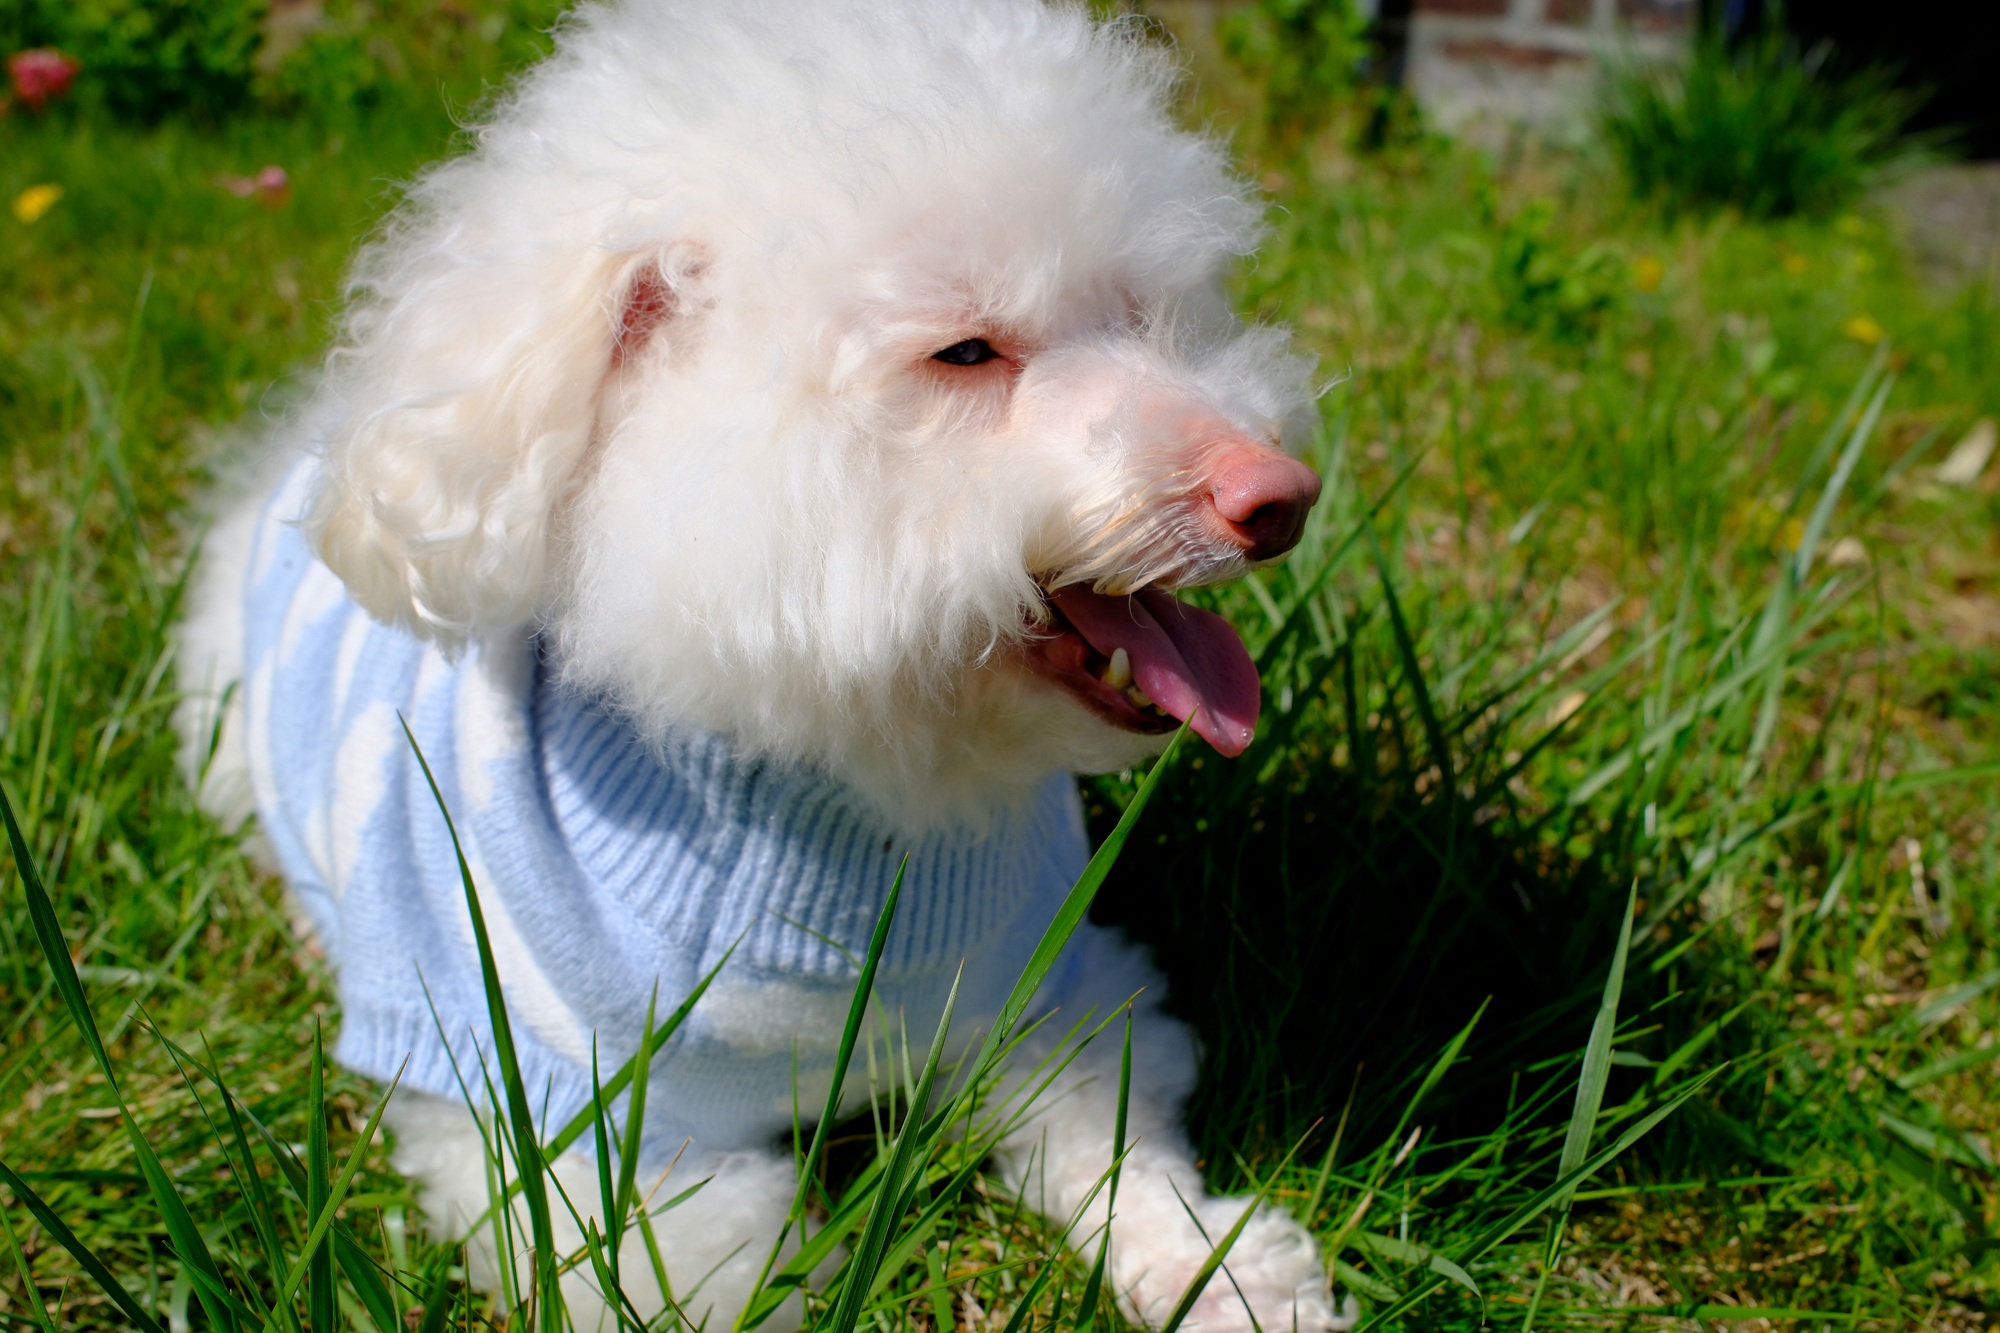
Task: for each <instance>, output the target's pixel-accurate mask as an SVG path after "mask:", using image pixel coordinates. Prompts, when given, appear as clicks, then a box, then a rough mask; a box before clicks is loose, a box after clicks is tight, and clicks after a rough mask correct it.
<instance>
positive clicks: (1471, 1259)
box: [1353, 1069, 1722, 1333]
mask: <svg viewBox="0 0 2000 1333" xmlns="http://www.w3.org/2000/svg"><path fill="white" fill-rule="evenodd" d="M1721 1072H1722V1071H1721V1070H1720V1069H1712V1070H1710V1071H1708V1072H1707V1073H1705V1074H1703V1075H1701V1076H1700V1077H1699V1078H1696V1079H1695V1080H1693V1081H1692V1082H1691V1083H1690V1084H1689V1085H1688V1086H1687V1087H1685V1088H1682V1089H1681V1090H1680V1091H1678V1092H1677V1093H1675V1094H1674V1096H1673V1097H1672V1098H1671V1099H1669V1100H1668V1101H1667V1102H1665V1103H1664V1104H1663V1105H1661V1106H1659V1107H1656V1108H1655V1109H1654V1110H1653V1111H1652V1112H1650V1113H1649V1114H1647V1115H1646V1116H1645V1117H1644V1118H1643V1119H1641V1120H1640V1121H1639V1122H1638V1123H1637V1124H1635V1125H1633V1126H1632V1127H1631V1128H1629V1129H1627V1130H1626V1131H1625V1132H1624V1133H1623V1134H1620V1135H1619V1136H1618V1138H1617V1140H1616V1141H1615V1142H1613V1143H1612V1144H1611V1145H1610V1146H1608V1147H1606V1148H1603V1149H1601V1150H1600V1151H1598V1152H1597V1153H1595V1154H1593V1155H1592V1156H1591V1157H1590V1159H1589V1160H1588V1161H1586V1162H1584V1163H1583V1165H1582V1166H1580V1167H1578V1168H1577V1169H1576V1170H1575V1171H1573V1172H1571V1173H1570V1174H1568V1175H1566V1176H1564V1177H1562V1178H1561V1179H1559V1180H1557V1181H1556V1182H1555V1183H1554V1184H1553V1185H1550V1186H1549V1187H1548V1188H1547V1189H1544V1190H1540V1191H1538V1192H1536V1193H1535V1194H1534V1195H1532V1196H1531V1197H1530V1198H1529V1199H1528V1200H1527V1201H1526V1202H1525V1203H1523V1204H1521V1205H1520V1206H1519V1207H1518V1208H1516V1209H1515V1210H1514V1211H1513V1212H1511V1213H1509V1214H1507V1215H1506V1216H1505V1217H1503V1218H1501V1219H1500V1220H1499V1221H1497V1222H1495V1223H1494V1224H1493V1225H1491V1226H1489V1227H1488V1228H1487V1229H1486V1230H1485V1231H1482V1232H1480V1233H1479V1234H1478V1235H1477V1236H1476V1237H1475V1238H1474V1239H1473V1240H1472V1242H1471V1243H1470V1244H1468V1245H1466V1246H1465V1248H1463V1249H1461V1250H1460V1251H1458V1253H1456V1254H1455V1255H1453V1256H1452V1262H1453V1263H1454V1264H1456V1265H1458V1266H1459V1267H1460V1268H1462V1269H1465V1270H1466V1271H1468V1272H1470V1271H1471V1268H1472V1265H1473V1264H1475V1263H1477V1262H1478V1261H1479V1260H1480V1259H1481V1258H1483V1257H1484V1256H1485V1255H1486V1254H1488V1253H1490V1252H1491V1251H1492V1250H1493V1248H1494V1247H1495V1246H1497V1245H1500V1244H1501V1243H1502V1242H1504V1241H1505V1240H1507V1238H1508V1237H1510V1236H1512V1235H1513V1234H1514V1233H1515V1232H1517V1231H1519V1230H1520V1229H1521V1228H1522V1227H1524V1226H1526V1225H1527V1224H1528V1223H1530V1222H1532V1221H1534V1220H1535V1219H1536V1218H1537V1217H1540V1216H1541V1215H1542V1213H1543V1212H1544V1211H1546V1210H1547V1209H1548V1208H1549V1207H1550V1206H1551V1205H1552V1204H1554V1203H1555V1201H1556V1200H1557V1199H1559V1198H1561V1197H1562V1196H1564V1195H1565V1194H1569V1193H1573V1192H1574V1191H1575V1189H1576V1187H1577V1186H1578V1185H1580V1184H1582V1183H1583V1182H1584V1181H1585V1180H1588V1179H1589V1178H1590V1177H1591V1176H1593V1175H1595V1174H1596V1173H1597V1172H1598V1171H1600V1170H1602V1169H1603V1168H1604V1167H1605V1166H1606V1165H1607V1164H1608V1163H1610V1162H1611V1161H1612V1160H1614V1159H1615V1158H1617V1157H1618V1156H1620V1155H1621V1154H1622V1153H1624V1152H1625V1150H1626V1149H1628V1148H1630V1147H1631V1146H1632V1145H1633V1144H1635V1143H1637V1142H1638V1141H1639V1140H1640V1139H1643V1138H1645V1137H1646V1135H1648V1134H1650V1133H1652V1132H1653V1130H1654V1129H1656V1128H1658V1126H1659V1124H1660V1122H1661V1121H1663V1120H1665V1119H1666V1118H1667V1117H1668V1116H1670V1115H1672V1114H1673V1113H1674V1112H1675V1111H1678V1110H1679V1109H1680V1108H1681V1107H1682V1105H1684V1104H1685V1103H1686V1102H1687V1100H1688V1098H1690V1097H1692V1096H1694V1095H1695V1094H1696V1093H1698V1092H1700V1091H1701V1090H1702V1089H1703V1088H1705V1087H1707V1086H1708V1084H1709V1082H1710V1080H1712V1079H1714V1078H1715V1077H1716V1075H1718V1074H1720V1073H1721ZM1449 1280H1450V1279H1448V1278H1446V1277H1443V1276H1441V1275H1433V1276H1432V1277H1431V1278H1429V1279H1427V1280H1426V1281H1424V1282H1423V1283H1421V1284H1420V1285H1418V1286H1416V1287H1413V1288H1411V1289H1410V1290H1409V1291H1407V1292H1405V1293H1404V1294H1403V1298H1402V1299H1401V1300H1399V1301H1397V1302H1396V1303H1395V1304H1394V1305H1391V1306H1389V1307H1387V1308H1386V1309H1382V1310H1378V1311H1376V1312H1375V1313H1373V1314H1371V1315H1370V1316H1369V1317H1368V1318H1367V1319H1366V1320H1364V1321H1363V1322H1362V1323H1361V1324H1360V1325H1359V1326H1358V1327H1357V1328H1355V1329H1354V1331H1353V1333H1369V1330H1371V1329H1375V1328H1380V1327H1382V1326H1383V1325H1385V1324H1387V1323H1389V1322H1390V1321H1391V1320H1394V1319H1396V1318H1398V1317H1400V1316H1401V1315H1402V1314H1403V1313H1404V1312H1405V1311H1407V1310H1409V1309H1410V1308H1411V1307H1412V1306H1414V1305H1416V1304H1418V1303H1419V1302H1421V1301H1424V1300H1427V1299H1429V1297H1430V1296H1431V1294H1432V1293H1433V1292H1435V1291H1437V1290H1438V1288H1440V1287H1442V1286H1444V1285H1445V1284H1446V1282H1448V1281H1449Z"/></svg>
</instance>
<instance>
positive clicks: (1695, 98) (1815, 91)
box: [1598, 24, 1921, 217]
mask: <svg viewBox="0 0 2000 1333" xmlns="http://www.w3.org/2000/svg"><path fill="white" fill-rule="evenodd" d="M1831 57H1832V50H1831V48H1830V47H1828V46H1826V45H1823V44H1822V45H1819V46H1816V47H1813V48H1812V49H1810V50H1808V51H1804V52H1801V51H1800V50H1799V49H1798V47H1797V45H1796V43H1794V42H1793V41H1792V40H1791V39H1789V38H1788V37H1786V36H1785V35H1784V33H1783V31H1782V27H1781V26H1780V25H1777V24H1773V25H1771V27H1769V28H1768V29H1767V30H1765V31H1762V32H1759V33H1756V34H1754V35H1752V36H1750V37H1748V38H1747V39H1745V40H1744V41H1742V42H1741V43H1740V45H1737V46H1734V47H1732V46H1730V45H1729V44H1727V43H1725V42H1724V41H1723V39H1722V38H1721V36H1720V35H1719V34H1718V33H1715V32H1710V33H1707V34H1704V35H1703V36H1702V37H1701V38H1700V39H1699V40H1697V42H1696V43H1695V47H1694V51H1693V54H1692V56H1691V57H1690V58H1689V59H1688V61H1687V62H1686V64H1685V65H1681V66H1666V67H1638V66H1629V67H1627V68H1625V69H1623V70H1620V71H1618V72H1616V73H1615V74H1614V75H1613V76H1612V77H1611V78H1610V79H1609V81H1608V82H1607V85H1606V87H1605V90H1604V93H1603V98H1602V102H1601V105H1600V109H1599V114H1598V128H1599V133H1600V134H1601V136H1602V138H1603V140H1604V142H1605V144H1606V145H1607V147H1608V148H1609V149H1610V151H1611V155H1612V157H1613V158H1614V159H1615V160H1616V161H1617V163H1618V165H1619V167H1620V169H1621V170H1622V171H1623V173H1624V175H1625V178H1626V181H1627V183H1628V185H1629V186H1630V188H1631V190H1632V193H1633V194H1634V195H1635V196H1637V197H1639V198H1641V199H1644V200H1648V201H1651V202H1654V203H1656V204H1657V205H1658V206H1660V207H1661V208H1663V209H1664V210H1666V211H1667V212H1668V213H1669V214H1675V213H1689V212H1703V211H1709V210H1713V209H1717V208H1734V209H1737V210H1739V211H1741V212H1742V213H1743V214H1744V215H1746V216H1749V217H1783V216H1787V215H1789V214H1794V213H1812V214H1826V213H1830V212H1832V211H1834V210H1836V209H1838V208H1840V207H1842V206H1844V205H1845V204H1847V203H1849V202H1851V201H1852V200H1853V199H1855V198H1856V197H1857V196H1858V195H1859V194H1860V193H1861V191H1862V190H1863V189H1864V188H1866V187H1867V186H1868V184H1869V183H1870V182H1871V181H1872V180H1874V179H1875V178H1876V177H1877V176H1879V175H1880V174H1881V173H1882V172H1883V171H1884V170H1886V169H1888V168H1890V167H1892V166H1894V165H1895V164H1896V163H1898V162H1899V161H1901V160H1903V159H1905V158H1907V157H1908V156H1909V155H1910V154H1911V152H1912V148H1913V146H1912V144H1911V143H1910V141H1908V140H1906V139H1905V138H1904V137H1903V128H1904V126H1905V125H1906V124H1907V123H1908V122H1909V119H1910V116H1911V115H1912V113H1913V112H1914V111H1915V110H1916V108H1917V106H1918V104H1919V103H1920V101H1921V98H1919V97H1917V96H1915V95H1913V94H1911V93H1909V92H1906V91H1904V90H1901V89H1899V88H1897V87H1896V86H1895V84H1894V83H1893V82H1892V81H1891V79H1890V78H1889V76H1888V75H1887V74H1886V73H1885V72H1884V71H1882V70H1880V69H1875V68H1868V69H1863V70H1860V71H1858V72H1854V73H1847V74H1841V73H1836V72H1835V71H1834V69H1833V68H1832V65H1831Z"/></svg>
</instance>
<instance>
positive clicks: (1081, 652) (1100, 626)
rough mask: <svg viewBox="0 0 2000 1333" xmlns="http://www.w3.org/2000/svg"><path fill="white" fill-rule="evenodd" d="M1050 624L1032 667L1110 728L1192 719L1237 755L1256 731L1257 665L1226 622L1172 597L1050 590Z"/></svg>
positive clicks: (1224, 750) (1155, 592)
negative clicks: (1066, 691)
mask: <svg viewBox="0 0 2000 1333" xmlns="http://www.w3.org/2000/svg"><path fill="white" fill-rule="evenodd" d="M1043 597H1044V600H1045V601H1046V603H1047V606H1048V612H1049V624H1048V626H1047V627H1046V628H1045V629H1044V630H1043V631H1042V632H1041V634H1040V635H1039V636H1038V637H1036V638H1035V639H1033V640H1031V641H1030V643H1029V646H1028V660H1029V661H1030V663H1032V664H1033V665H1034V666H1035V667H1036V669H1037V670H1039V671H1040V672H1041V673H1042V674H1043V675H1045V676H1047V677H1048V678H1049V679H1050V680H1052V681H1053V682H1055V683H1056V684H1058V685H1060V686H1061V687H1062V688H1064V689H1066V690H1068V691H1069V692H1070V694H1072V695H1073V696H1075V697H1076V698H1077V699H1078V700H1079V701H1080V702H1081V703H1082V704H1083V705H1084V706H1085V707H1086V708H1088V709H1090V710H1091V712H1093V713H1095V714H1097V715H1098V716H1099V717H1101V718H1103V719H1104V720H1105V721H1107V722H1109V723H1111V724H1112V725H1113V726H1117V727H1122V728H1124V729H1125V730H1127V731H1137V732H1142V733H1147V734H1158V733H1160V732H1166V731H1172V730H1173V729H1174V727H1176V726H1177V725H1179V724H1180V723H1182V722H1191V725H1192V727H1193V729H1194V732H1195V734H1196V735H1198V736H1200V737H1201V738H1202V739H1203V740H1205V741H1207V742H1208V743H1209V744H1210V745H1212V746H1214V747H1215V748H1216V750H1217V751H1218V752H1219V753H1221V754H1224V755H1228V756H1231V757H1234V756H1236V755H1239V754H1241V753H1243V751H1244V750H1245V749H1247V748H1248V747H1249V745H1250V738H1251V737H1252V736H1254V735H1255V734H1256V731H1257V710H1258V706H1259V704H1260V702H1261V700H1260V696H1259V692H1258V688H1257V666H1256V663H1254V662H1252V661H1251V660H1250V654H1249V652H1248V651H1247V650H1246V649H1245V648H1244V647H1243V640H1242V639H1241V638H1239V637H1237V634H1236V631H1235V629H1234V628H1233V627H1231V625H1230V623H1229V622H1228V621H1226V620H1224V619H1223V618H1222V617H1221V616H1218V615H1215V614H1213V613H1211V612H1208V611H1203V610H1202V609H1200V608H1199V607H1194V606H1189V605H1187V604H1186V603H1185V602H1182V601H1181V600H1179V599H1178V598H1176V597H1175V596H1174V595H1173V594H1172V593H1169V592H1164V591H1162V590H1160V589H1158V588H1143V589H1141V590H1140V591H1138V592H1136V593H1133V594H1131V595H1130V596H1110V595H1107V594H1104V593H1097V592H1092V591H1090V590H1089V589H1088V588H1084V587H1079V586H1071V587H1067V588H1058V589H1056V590H1055V591H1053V592H1045V593H1044V594H1043Z"/></svg>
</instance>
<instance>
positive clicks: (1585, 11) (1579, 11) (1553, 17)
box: [1542, 0, 1591, 23]
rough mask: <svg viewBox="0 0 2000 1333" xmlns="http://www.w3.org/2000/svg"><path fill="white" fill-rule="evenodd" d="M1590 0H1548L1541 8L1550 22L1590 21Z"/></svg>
mask: <svg viewBox="0 0 2000 1333" xmlns="http://www.w3.org/2000/svg"><path fill="white" fill-rule="evenodd" d="M1590 11H1591V0H1549V2H1548V8H1546V9H1545V10H1543V11H1542V12H1543V14H1544V15H1546V17H1547V18H1548V20H1549V22H1551V23H1588V22H1590Z"/></svg>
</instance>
